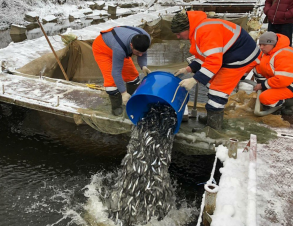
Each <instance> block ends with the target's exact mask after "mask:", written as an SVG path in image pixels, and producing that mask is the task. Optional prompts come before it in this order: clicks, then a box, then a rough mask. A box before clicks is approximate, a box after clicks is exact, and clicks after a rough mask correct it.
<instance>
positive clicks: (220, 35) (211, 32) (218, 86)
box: [171, 11, 260, 131]
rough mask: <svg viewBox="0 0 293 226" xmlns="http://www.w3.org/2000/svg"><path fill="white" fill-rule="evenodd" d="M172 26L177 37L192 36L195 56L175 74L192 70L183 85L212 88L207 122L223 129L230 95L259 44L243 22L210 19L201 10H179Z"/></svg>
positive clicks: (246, 70)
mask: <svg viewBox="0 0 293 226" xmlns="http://www.w3.org/2000/svg"><path fill="white" fill-rule="evenodd" d="M171 30H172V32H173V33H175V34H176V35H177V38H180V39H185V40H188V39H189V41H190V44H191V47H190V50H189V51H190V53H191V54H192V55H194V56H195V61H192V62H191V63H190V64H189V65H188V66H187V67H185V68H182V69H179V70H178V71H177V72H175V76H177V75H179V74H182V73H183V74H186V73H188V72H193V73H194V75H193V77H192V78H188V79H184V80H182V81H181V82H180V85H181V86H182V87H185V88H186V89H187V90H191V89H192V87H193V86H194V85H195V84H196V83H197V82H200V83H202V84H203V85H205V86H206V87H207V88H208V89H209V91H208V98H209V100H208V102H207V104H206V106H205V108H206V110H207V118H206V125H207V126H210V127H212V128H214V129H221V127H222V122H223V116H224V107H225V105H226V103H227V102H228V97H229V95H230V94H231V92H232V91H233V90H234V88H235V87H236V86H237V84H238V82H239V80H240V79H241V78H242V76H243V75H244V74H245V73H247V72H249V71H251V70H252V68H253V67H254V66H255V65H256V60H258V59H257V57H258V56H259V54H260V50H259V48H258V46H257V44H256V43H255V41H254V40H253V39H252V38H251V37H250V35H249V34H248V33H247V32H246V31H245V30H244V29H242V28H241V27H240V26H238V25H236V24H234V23H232V22H229V21H225V20H221V19H208V18H207V15H206V13H204V12H202V11H188V12H179V13H177V14H176V15H175V16H174V17H173V19H172V21H171ZM193 131H196V130H195V129H194V130H193Z"/></svg>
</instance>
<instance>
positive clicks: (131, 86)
mask: <svg viewBox="0 0 293 226" xmlns="http://www.w3.org/2000/svg"><path fill="white" fill-rule="evenodd" d="M139 85H140V83H138V84H132V83H126V90H127V93H129V94H130V95H132V94H133V93H134V91H135V90H136V89H137V87H138V86H139Z"/></svg>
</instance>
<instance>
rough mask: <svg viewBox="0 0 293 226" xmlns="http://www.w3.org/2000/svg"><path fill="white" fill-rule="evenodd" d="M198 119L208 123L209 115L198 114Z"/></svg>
mask: <svg viewBox="0 0 293 226" xmlns="http://www.w3.org/2000/svg"><path fill="white" fill-rule="evenodd" d="M198 121H199V122H200V123H202V124H205V125H206V124H207V122H208V116H207V115H199V116H198Z"/></svg>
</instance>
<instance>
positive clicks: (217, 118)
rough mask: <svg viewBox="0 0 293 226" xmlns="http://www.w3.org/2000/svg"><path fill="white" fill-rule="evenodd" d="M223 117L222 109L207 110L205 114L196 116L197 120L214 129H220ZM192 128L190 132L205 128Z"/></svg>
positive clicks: (198, 131)
mask: <svg viewBox="0 0 293 226" xmlns="http://www.w3.org/2000/svg"><path fill="white" fill-rule="evenodd" d="M223 118H224V111H207V115H206V116H201V117H198V121H200V122H201V123H203V124H205V125H206V127H207V126H209V127H211V128H213V129H215V130H221V129H222V124H223ZM206 127H204V128H193V129H192V132H197V133H200V132H203V131H204V130H205V128H206Z"/></svg>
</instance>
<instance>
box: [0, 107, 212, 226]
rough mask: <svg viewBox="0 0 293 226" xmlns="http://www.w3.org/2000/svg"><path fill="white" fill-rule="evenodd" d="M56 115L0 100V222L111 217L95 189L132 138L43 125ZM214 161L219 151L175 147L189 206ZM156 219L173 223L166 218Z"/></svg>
mask: <svg viewBox="0 0 293 226" xmlns="http://www.w3.org/2000/svg"><path fill="white" fill-rule="evenodd" d="M44 118H45V119H46V120H44ZM51 120H52V119H50V118H49V116H47V115H45V117H43V118H42V117H41V116H40V114H39V113H38V112H36V111H33V110H28V109H24V108H21V107H17V106H12V105H7V104H2V103H1V104H0V142H1V143H0V144H1V146H0V194H1V196H0V203H1V205H0V225H1V226H2V225H3V226H4V225H5V226H7V225H9V226H14V225H15V226H16V225H17V226H19V225H23V226H26V225H30V226H34V225H36V226H45V225H52V226H53V225H58V226H61V225H90V223H89V222H91V221H92V218H93V217H97V216H100V219H102V220H104V221H106V219H107V216H106V214H105V212H104V211H103V209H104V208H105V207H103V206H102V202H101V201H100V200H98V199H97V197H95V192H94V191H95V190H96V189H99V183H97V181H99V180H102V178H103V177H108V176H109V175H111V174H113V173H114V172H115V171H117V170H119V169H121V165H120V163H121V160H122V159H123V157H124V156H125V154H126V150H127V149H126V145H127V144H128V141H129V138H127V137H123V136H111V135H107V134H102V133H99V132H97V131H94V130H92V129H91V128H86V129H81V128H78V127H77V126H75V125H71V126H73V127H74V128H75V129H72V127H69V126H68V123H67V124H66V122H64V124H62V123H60V122H58V123H55V124H54V123H51V124H52V125H54V128H55V129H56V131H59V132H60V133H62V134H63V135H62V136H57V134H58V133H57V132H56V131H53V130H51V131H50V129H49V127H48V126H47V127H43V126H42V124H44V121H46V123H48V122H51ZM56 124H57V126H56ZM44 128H46V129H44ZM66 129H68V130H69V131H67V133H66ZM78 137H79V138H78ZM213 161H214V156H185V155H184V154H182V153H180V152H176V150H173V152H172V163H171V165H170V168H169V172H170V175H171V179H172V180H173V183H175V184H177V187H176V198H177V199H181V200H184V199H185V200H186V206H187V207H192V208H195V209H197V208H198V207H199V206H200V202H201V197H202V193H203V185H197V184H198V183H202V182H205V181H207V180H208V179H209V177H210V172H211V168H212V164H213ZM184 208H185V207H184ZM184 208H183V207H178V209H179V211H178V212H177V213H176V214H178V215H180V214H181V215H182V216H184V214H186V212H185V213H184V210H185V209H184ZM180 211H181V212H180ZM103 218H104V219H103ZM104 225H112V222H110V221H109V222H108V223H107V224H104ZM157 225H171V224H169V223H168V222H164V220H163V221H161V222H159V223H158V224H157ZM190 225H192V224H190ZM193 225H194V224H193Z"/></svg>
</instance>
